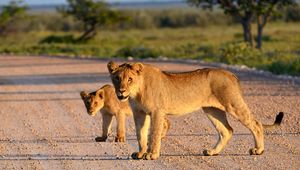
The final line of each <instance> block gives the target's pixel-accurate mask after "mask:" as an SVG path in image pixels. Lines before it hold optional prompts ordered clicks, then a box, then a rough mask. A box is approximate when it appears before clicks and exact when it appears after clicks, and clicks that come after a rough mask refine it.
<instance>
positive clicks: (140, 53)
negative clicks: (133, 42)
mask: <svg viewBox="0 0 300 170" xmlns="http://www.w3.org/2000/svg"><path fill="white" fill-rule="evenodd" d="M158 56H159V55H158V53H157V52H155V51H153V50H151V49H149V48H145V47H124V48H121V49H119V50H118V51H117V52H116V54H115V57H124V58H127V57H134V58H157V57H158Z"/></svg>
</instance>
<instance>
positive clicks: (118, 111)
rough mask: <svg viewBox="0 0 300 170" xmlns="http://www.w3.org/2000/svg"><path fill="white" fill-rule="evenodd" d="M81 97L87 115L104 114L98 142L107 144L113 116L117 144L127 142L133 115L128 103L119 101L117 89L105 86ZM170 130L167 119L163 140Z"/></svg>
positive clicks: (83, 93) (82, 93) (81, 94)
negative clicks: (126, 137) (129, 122)
mask: <svg viewBox="0 0 300 170" xmlns="http://www.w3.org/2000/svg"><path fill="white" fill-rule="evenodd" d="M80 96H81V98H82V100H83V102H84V104H85V107H86V109H87V113H88V114H89V115H91V116H95V115H96V113H97V112H98V111H99V110H100V112H101V113H102V120H103V121H102V122H103V124H102V136H99V137H96V138H95V140H96V141H97V142H105V141H106V139H107V137H108V136H109V135H110V133H111V124H112V118H113V116H115V117H116V120H117V136H116V138H115V142H125V131H126V130H125V128H126V123H125V122H126V117H127V116H130V115H132V111H131V108H130V106H129V103H128V102H122V101H120V100H118V98H117V96H116V93H115V88H114V87H113V86H111V85H108V84H106V85H104V86H102V87H101V88H100V89H98V90H97V91H94V92H91V93H88V92H85V91H82V92H80ZM169 128H170V123H169V120H167V119H165V122H164V131H163V135H162V138H164V137H165V135H166V133H167V131H168V130H169Z"/></svg>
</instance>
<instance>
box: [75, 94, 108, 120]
mask: <svg viewBox="0 0 300 170" xmlns="http://www.w3.org/2000/svg"><path fill="white" fill-rule="evenodd" d="M80 96H81V99H82V100H83V102H84V105H85V107H86V110H87V113H88V114H89V115H91V116H95V115H96V113H97V112H98V111H99V110H100V109H102V107H103V106H104V91H103V89H100V90H98V91H95V92H91V93H87V92H85V91H82V92H80Z"/></svg>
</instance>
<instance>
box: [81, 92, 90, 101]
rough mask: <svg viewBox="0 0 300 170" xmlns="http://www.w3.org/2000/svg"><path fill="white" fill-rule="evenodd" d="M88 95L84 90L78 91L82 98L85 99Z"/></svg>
mask: <svg viewBox="0 0 300 170" xmlns="http://www.w3.org/2000/svg"><path fill="white" fill-rule="evenodd" d="M88 95H89V94H88V93H87V92H85V91H82V92H80V96H81V98H82V100H84V99H86V98H87V97H88Z"/></svg>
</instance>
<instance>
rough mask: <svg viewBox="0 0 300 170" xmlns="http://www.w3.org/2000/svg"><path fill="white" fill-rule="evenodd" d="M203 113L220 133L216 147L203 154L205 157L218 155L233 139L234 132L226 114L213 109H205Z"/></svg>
mask: <svg viewBox="0 0 300 170" xmlns="http://www.w3.org/2000/svg"><path fill="white" fill-rule="evenodd" d="M203 111H204V112H205V113H206V114H207V117H208V118H209V120H210V121H211V122H212V124H213V125H214V126H215V128H216V129H217V131H218V133H219V141H218V142H217V144H216V145H215V147H214V148H213V149H210V150H204V151H203V154H204V155H205V156H212V155H218V154H219V153H220V152H221V151H222V150H223V149H224V147H225V146H226V144H227V143H228V141H229V140H230V139H231V137H232V132H233V130H232V128H231V126H230V125H229V123H228V121H227V118H226V112H224V111H222V110H220V109H217V108H213V107H205V108H203Z"/></svg>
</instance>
